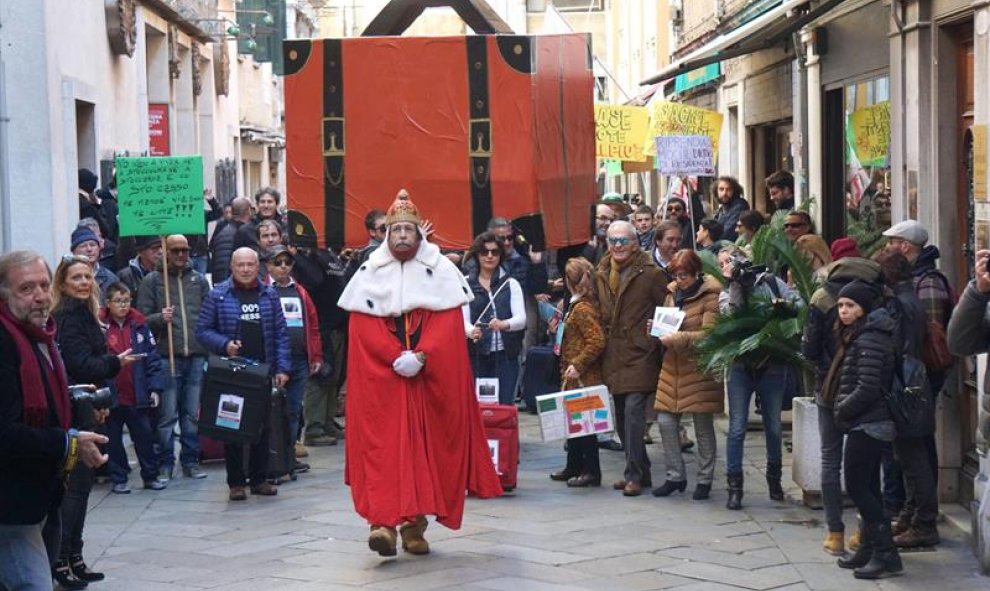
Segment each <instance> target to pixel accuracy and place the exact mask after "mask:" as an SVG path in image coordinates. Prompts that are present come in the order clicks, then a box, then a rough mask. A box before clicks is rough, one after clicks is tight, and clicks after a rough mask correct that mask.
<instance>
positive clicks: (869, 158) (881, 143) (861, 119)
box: [849, 101, 890, 166]
mask: <svg viewBox="0 0 990 591" xmlns="http://www.w3.org/2000/svg"><path fill="white" fill-rule="evenodd" d="M849 125H850V127H851V128H852V136H853V148H854V149H855V150H856V158H858V159H859V163H860V164H861V165H863V166H883V165H884V164H885V163H886V162H887V152H888V151H890V101H884V102H882V103H877V104H875V105H873V106H872V107H865V108H862V109H856V110H855V111H853V112H852V114H851V115H849Z"/></svg>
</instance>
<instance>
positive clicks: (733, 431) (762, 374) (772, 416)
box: [725, 363, 789, 474]
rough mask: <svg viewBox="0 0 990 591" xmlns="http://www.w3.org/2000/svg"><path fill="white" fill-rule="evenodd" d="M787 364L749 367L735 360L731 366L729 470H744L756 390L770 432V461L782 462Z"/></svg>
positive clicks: (727, 448)
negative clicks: (751, 400) (782, 427)
mask: <svg viewBox="0 0 990 591" xmlns="http://www.w3.org/2000/svg"><path fill="white" fill-rule="evenodd" d="M788 372H789V370H788V368H787V366H785V365H779V364H773V365H769V366H767V367H765V368H763V369H760V370H750V369H747V368H746V367H745V366H743V365H742V364H739V363H737V364H735V365H733V366H732V369H731V370H729V435H728V437H727V438H726V442H725V471H726V472H727V473H729V474H741V473H742V459H743V442H744V441H745V440H746V425H747V423H748V422H749V401H750V398H751V397H752V396H753V392H759V394H760V401H761V409H762V412H761V413H760V416H761V417H762V418H763V433H764V434H765V435H766V446H767V464H777V465H780V462H781V457H782V454H781V451H780V446H781V427H780V410H781V405H782V404H783V401H784V391H785V390H786V389H787V380H788V377H787V374H788Z"/></svg>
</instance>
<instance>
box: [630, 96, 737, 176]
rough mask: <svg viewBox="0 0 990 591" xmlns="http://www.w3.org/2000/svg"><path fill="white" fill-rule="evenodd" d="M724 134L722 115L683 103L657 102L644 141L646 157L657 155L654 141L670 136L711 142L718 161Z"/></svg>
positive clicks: (654, 104)
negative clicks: (698, 138) (719, 148)
mask: <svg viewBox="0 0 990 591" xmlns="http://www.w3.org/2000/svg"><path fill="white" fill-rule="evenodd" d="M721 133H722V114H721V113H716V112H715V111H709V110H707V109H701V108H698V107H692V106H691V105H685V104H681V103H672V102H669V101H657V102H655V103H653V108H652V110H651V111H650V125H649V130H648V131H647V135H646V137H645V138H644V140H645V145H644V146H643V150H644V152H645V153H646V154H649V155H650V156H653V155H654V154H656V151H657V145H656V141H655V140H654V138H656V137H658V136H671V135H703V136H706V137H708V138H709V139H710V140H711V142H712V154H713V155H714V158H715V161H717V160H718V136H719V134H721Z"/></svg>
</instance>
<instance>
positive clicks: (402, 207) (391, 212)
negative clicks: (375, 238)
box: [385, 189, 419, 226]
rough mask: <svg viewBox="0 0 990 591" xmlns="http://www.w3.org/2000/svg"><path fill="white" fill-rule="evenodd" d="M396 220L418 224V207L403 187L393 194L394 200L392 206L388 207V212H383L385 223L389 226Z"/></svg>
mask: <svg viewBox="0 0 990 591" xmlns="http://www.w3.org/2000/svg"><path fill="white" fill-rule="evenodd" d="M397 222H411V223H413V224H415V225H417V226H418V225H419V209H417V208H416V204H415V203H413V202H412V200H411V199H409V192H408V191H406V190H405V189H400V190H399V193H398V195H396V196H395V201H393V202H392V206H391V207H389V208H388V213H386V214H385V223H386V224H387V225H389V226H391V225H392V224H395V223H397Z"/></svg>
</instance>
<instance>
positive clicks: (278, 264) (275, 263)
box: [271, 259, 295, 267]
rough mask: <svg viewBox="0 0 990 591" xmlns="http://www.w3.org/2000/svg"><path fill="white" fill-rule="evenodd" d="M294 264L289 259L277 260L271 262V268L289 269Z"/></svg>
mask: <svg viewBox="0 0 990 591" xmlns="http://www.w3.org/2000/svg"><path fill="white" fill-rule="evenodd" d="M294 264H295V263H294V262H293V261H290V260H289V259H277V260H274V261H272V262H271V265H272V266H273V267H291V266H292V265H294Z"/></svg>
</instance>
